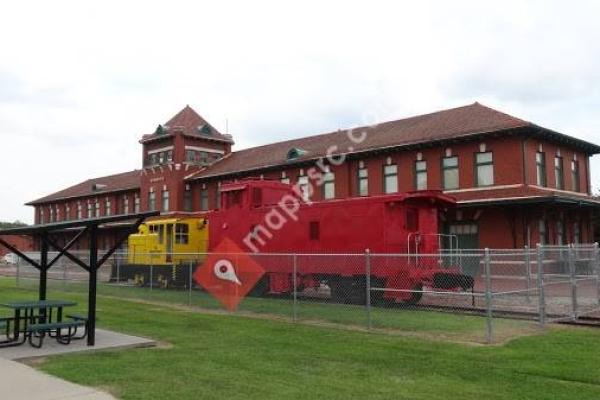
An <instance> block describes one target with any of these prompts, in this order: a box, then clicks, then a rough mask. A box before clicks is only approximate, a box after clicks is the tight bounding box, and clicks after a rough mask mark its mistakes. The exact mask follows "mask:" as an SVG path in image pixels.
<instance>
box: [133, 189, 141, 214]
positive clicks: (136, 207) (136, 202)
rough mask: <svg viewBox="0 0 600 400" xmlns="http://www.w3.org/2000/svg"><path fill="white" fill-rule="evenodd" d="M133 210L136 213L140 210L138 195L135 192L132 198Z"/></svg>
mask: <svg viewBox="0 0 600 400" xmlns="http://www.w3.org/2000/svg"><path fill="white" fill-rule="evenodd" d="M133 212H134V213H136V214H137V213H139V212H140V195H139V194H137V193H136V194H135V196H134V198H133Z"/></svg>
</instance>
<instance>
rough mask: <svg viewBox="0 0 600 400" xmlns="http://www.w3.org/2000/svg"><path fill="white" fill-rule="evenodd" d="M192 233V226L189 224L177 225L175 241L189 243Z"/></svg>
mask: <svg viewBox="0 0 600 400" xmlns="http://www.w3.org/2000/svg"><path fill="white" fill-rule="evenodd" d="M189 235H190V227H189V225H188V224H176V225H175V243H177V244H188V243H189Z"/></svg>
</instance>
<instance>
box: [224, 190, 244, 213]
mask: <svg viewBox="0 0 600 400" xmlns="http://www.w3.org/2000/svg"><path fill="white" fill-rule="evenodd" d="M241 204H242V191H241V190H234V191H231V192H226V193H225V208H228V209H229V208H231V207H233V206H240V205H241Z"/></svg>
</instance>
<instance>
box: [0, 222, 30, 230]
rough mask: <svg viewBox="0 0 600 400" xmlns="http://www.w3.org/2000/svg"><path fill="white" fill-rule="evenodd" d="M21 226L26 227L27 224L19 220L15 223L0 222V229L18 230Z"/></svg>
mask: <svg viewBox="0 0 600 400" xmlns="http://www.w3.org/2000/svg"><path fill="white" fill-rule="evenodd" d="M23 226H27V224H26V223H25V222H21V221H19V220H16V221H15V222H5V221H0V229H10V228H20V227H23Z"/></svg>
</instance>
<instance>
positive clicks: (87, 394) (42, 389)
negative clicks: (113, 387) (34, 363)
mask: <svg viewBox="0 0 600 400" xmlns="http://www.w3.org/2000/svg"><path fill="white" fill-rule="evenodd" d="M0 387H1V388H2V398H4V399H11V400H63V399H69V400H74V399H78V400H115V398H114V397H113V396H111V395H109V394H107V393H104V392H101V391H99V390H96V389H92V388H88V387H85V386H80V385H76V384H74V383H71V382H67V381H64V380H62V379H59V378H55V377H53V376H50V375H47V374H45V373H43V372H40V371H38V370H35V369H33V368H31V367H28V366H27V365H23V364H20V363H18V362H16V361H11V360H7V359H4V358H0Z"/></svg>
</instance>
